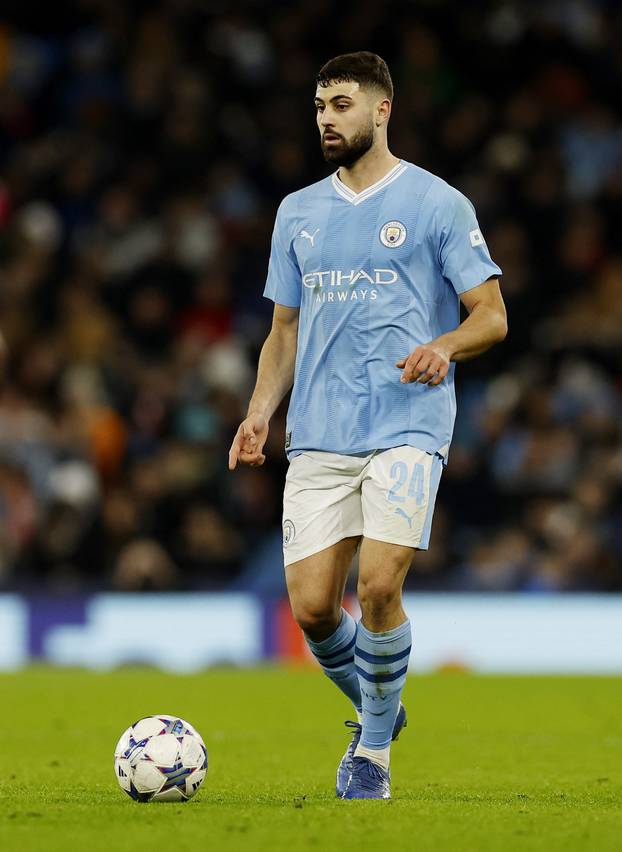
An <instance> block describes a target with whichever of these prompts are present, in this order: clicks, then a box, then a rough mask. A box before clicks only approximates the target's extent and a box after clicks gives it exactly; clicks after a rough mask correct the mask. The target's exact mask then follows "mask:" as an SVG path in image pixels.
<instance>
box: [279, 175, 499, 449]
mask: <svg viewBox="0 0 622 852" xmlns="http://www.w3.org/2000/svg"><path fill="white" fill-rule="evenodd" d="M499 275H501V269H500V268H499V267H498V266H497V265H496V264H495V263H493V262H492V260H491V258H490V255H489V253H488V248H487V247H486V243H485V242H484V238H483V236H482V233H481V231H480V229H479V226H478V224H477V219H476V217H475V210H474V209H473V205H472V204H471V203H470V201H468V199H467V198H465V196H464V195H462V194H461V193H460V192H458V190H456V189H454V188H453V187H451V186H450V185H449V184H448V183H446V182H445V181H444V180H442V179H441V178H439V177H436V176H435V175H433V174H431V173H430V172H427V171H425V169H421V168H419V167H418V166H415V165H413V164H412V163H407V162H405V161H403V160H402V161H401V162H400V163H398V164H397V165H396V166H395V168H393V169H392V170H391V171H390V172H389V173H388V174H387V175H385V177H384V178H382V180H380V181H378V182H377V183H375V184H373V185H372V186H370V187H368V188H367V189H365V190H363V192H360V193H358V194H356V193H354V192H352V190H351V189H349V188H348V187H347V186H346V185H345V184H344V183H342V181H340V180H339V178H338V176H337V173H335V174H333V175H332V176H331V177H328V178H325V179H324V180H321V181H319V182H318V183H315V184H312V185H311V186H307V187H305V188H304V189H301V190H299V191H298V192H294V193H292V194H291V195H288V196H287V197H286V198H285V199H284V200H283V202H282V203H281V205H280V207H279V210H278V213H277V217H276V223H275V226H274V233H273V236H272V249H271V255H270V265H269V268H268V279H267V282H266V287H265V290H264V296H267V297H268V298H269V299H272V300H273V301H274V302H276V303H278V304H281V305H288V306H289V307H298V306H299V307H300V318H299V326H298V348H297V353H296V369H295V375H294V387H293V390H292V397H291V402H290V406H289V411H288V414H287V439H286V450H287V455H288V457H289V458H290V459H291V458H292V457H293V456H295V455H298V454H299V453H301V452H304V451H305V450H328V451H330V452H334V453H344V454H354V453H368V452H371V451H372V450H376V449H386V448H388V447H396V446H400V445H402V444H410V445H411V446H414V447H418V448H419V449H421V450H425V451H426V452H429V453H436V452H439V453H440V454H441V455H442V456H443V457H444V458H445V459H446V458H447V453H448V450H449V444H450V441H451V436H452V432H453V426H454V419H455V415H456V397H455V392H454V370H455V364H453V363H452V364H451V367H450V370H449V372H448V374H447V376H446V378H445V379H443V381H442V382H441V383H440V384H439V385H437V386H436V387H430V386H429V385H427V384H419V383H417V382H412V383H409V384H402V383H401V382H400V376H401V374H402V371H401V370H400V369H398V368H397V367H396V366H395V363H396V361H399V360H400V359H401V358H406V357H408V355H409V354H410V353H411V352H412V351H413V349H415V348H416V347H417V346H418V345H419V344H421V343H428V342H429V341H430V340H433V339H434V338H435V337H438V336H439V335H440V334H444V333H445V332H448V331H451V330H452V329H454V328H456V327H457V326H458V324H459V322H460V302H459V298H458V294H460V293H464V292H465V291H466V290H470V289H471V288H472V287H477V286H478V285H479V284H482V283H483V282H484V281H486V280H487V279H489V278H491V277H493V276H499Z"/></svg>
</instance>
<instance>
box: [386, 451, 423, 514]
mask: <svg viewBox="0 0 622 852" xmlns="http://www.w3.org/2000/svg"><path fill="white" fill-rule="evenodd" d="M390 475H391V479H395V480H396V482H395V484H394V485H393V487H392V488H391V490H390V491H389V493H388V495H387V499H388V500H389V501H391V502H392V503H405V502H406V497H405V496H404V495H403V493H400V492H402V491H403V489H404V486H405V484H406V482H407V480H408V465H407V464H406V462H402V461H396V462H393V465H392V466H391V474H390ZM424 475H425V472H424V468H423V465H422V464H421V463H420V462H417V463H416V464H415V466H414V467H413V471H412V475H411V477H410V481H409V482H408V492H407V493H408V496H409V497H414V498H415V502H416V505H417V506H421V504H422V503H423V501H424V500H425V489H424Z"/></svg>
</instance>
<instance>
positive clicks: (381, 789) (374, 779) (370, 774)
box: [341, 757, 391, 799]
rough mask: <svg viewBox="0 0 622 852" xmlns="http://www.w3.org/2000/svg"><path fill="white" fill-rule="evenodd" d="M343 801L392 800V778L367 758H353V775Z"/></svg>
mask: <svg viewBox="0 0 622 852" xmlns="http://www.w3.org/2000/svg"><path fill="white" fill-rule="evenodd" d="M341 798H342V799H390V798H391V776H390V775H389V773H388V771H387V770H386V769H383V768H382V766H378V765H377V764H376V763H374V762H373V761H371V760H368V759H367V758H366V757H353V758H352V774H351V775H350V780H349V781H348V786H347V787H346V791H345V793H344V794H343V796H342V797H341Z"/></svg>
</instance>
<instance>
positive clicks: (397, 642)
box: [344, 538, 415, 799]
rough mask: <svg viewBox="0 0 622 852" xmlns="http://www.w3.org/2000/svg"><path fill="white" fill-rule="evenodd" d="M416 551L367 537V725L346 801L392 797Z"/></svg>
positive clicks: (360, 655) (363, 595) (360, 666)
mask: <svg viewBox="0 0 622 852" xmlns="http://www.w3.org/2000/svg"><path fill="white" fill-rule="evenodd" d="M414 552H415V548H413V547H406V546H403V545H398V544H389V543H387V542H382V541H377V540H375V539H369V538H364V539H363V542H362V544H361V552H360V557H359V582H358V595H359V602H360V605H361V610H362V613H363V617H362V620H361V623H360V624H359V627H358V631H357V636H356V645H355V656H354V662H355V666H356V671H357V674H358V678H359V684H360V689H361V703H362V708H363V713H362V717H363V721H362V726H363V727H362V732H361V738H360V742H359V743H358V745H357V747H356V750H355V752H354V758H353V761H352V774H351V777H350V781H349V783H348V787H347V789H346V791H345V793H344V798H346V799H361V798H374V799H375V798H389V796H390V795H391V793H390V776H389V754H390V746H391V740H392V739H393V738H394V728H395V725H396V721H397V719H398V715H400V714H403V712H404V711H403V708H401V707H400V696H401V693H402V689H403V687H404V683H405V681H406V671H407V669H408V658H409V655H410V646H411V634H410V622H409V621H408V619H407V618H406V614H405V612H404V610H403V607H402V585H403V583H404V578H405V577H406V574H407V573H408V569H409V568H410V564H411V562H412V559H413V554H414Z"/></svg>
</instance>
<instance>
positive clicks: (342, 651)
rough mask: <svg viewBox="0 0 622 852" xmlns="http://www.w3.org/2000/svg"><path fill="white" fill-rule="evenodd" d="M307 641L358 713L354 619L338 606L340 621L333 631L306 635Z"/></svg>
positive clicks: (359, 690)
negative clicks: (311, 636)
mask: <svg viewBox="0 0 622 852" xmlns="http://www.w3.org/2000/svg"><path fill="white" fill-rule="evenodd" d="M305 639H306V640H307V645H308V646H309V648H310V649H311V651H312V652H313V655H314V656H315V659H316V660H317V661H318V663H319V664H320V665H321V666H322V668H323V669H324V674H326V675H328V677H329V678H330V679H331V680H332V681H333V683H334V684H335V685H336V686H338V687H339V689H340V690H341V691H342V692H343V693H344V694H345V695H347V696H348V698H349V699H350V701H351V702H352V703H353V704H354V708H355V710H356V711H357V714H358V713H360V711H361V688H360V686H359V679H358V675H357V674H356V670H355V668H354V643H355V642H356V621H355V620H354V619H353V618H352V616H351V615H350V613H349V612H346V611H345V609H342V610H341V621H340V622H339V627H338V628H337V629H336V630H335V632H334V633H333V634H332V635H331V636H329V637H328V639H322V641H321V642H313V641H312V640H311V639H309V637H308V636H306V635H305Z"/></svg>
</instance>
